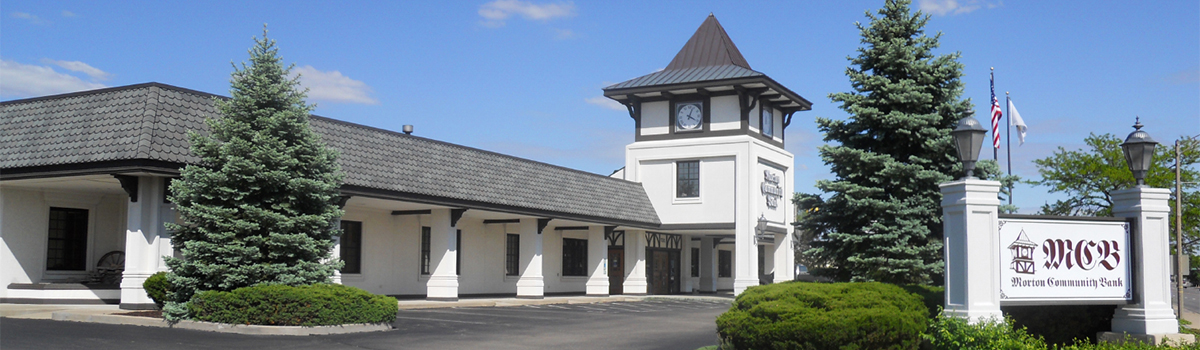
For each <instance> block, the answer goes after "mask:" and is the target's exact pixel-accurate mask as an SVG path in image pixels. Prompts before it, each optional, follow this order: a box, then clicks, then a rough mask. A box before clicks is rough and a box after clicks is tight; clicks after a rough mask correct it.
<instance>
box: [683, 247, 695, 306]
mask: <svg viewBox="0 0 1200 350" xmlns="http://www.w3.org/2000/svg"><path fill="white" fill-rule="evenodd" d="M681 243H682V244H681V245H680V248H679V249H680V251H679V278H680V280H679V292H680V293H691V292H692V291H693V290H695V289H694V288H693V284H694V283H695V281H694V280H695V278H692V237H691V236H687V235H684V236H683V239H682V242H681Z"/></svg>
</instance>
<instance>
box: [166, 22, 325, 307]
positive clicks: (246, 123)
mask: <svg viewBox="0 0 1200 350" xmlns="http://www.w3.org/2000/svg"><path fill="white" fill-rule="evenodd" d="M254 41H255V46H254V47H253V48H251V49H250V64H249V65H246V64H245V63H243V64H242V65H241V68H240V69H239V68H238V66H237V65H234V72H233V76H232V79H231V83H232V87H231V89H230V93H231V94H232V98H230V99H228V100H225V99H218V100H217V101H216V104H217V109H218V110H219V111H220V117H215V118H209V119H208V120H207V122H208V126H209V129H210V134H208V135H204V134H200V133H196V132H192V133H190V135H189V136H190V140H191V145H192V146H191V149H192V153H194V154H195V155H197V156H199V157H200V158H201V160H200V162H199V163H196V164H192V165H188V166H187V167H185V168H184V169H183V171H182V178H181V179H180V180H179V181H173V182H172V184H171V195H170V199H171V201H172V202H174V203H175V204H176V206H177V210H178V212H179V216H180V217H181V218H182V220H183V224H182V225H174V224H168V228H170V229H171V230H174V231H175V233H174V236H173V237H172V243H173V244H174V245H175V248H176V249H178V250H179V252H180V253H182V258H179V259H177V258H172V257H167V258H166V261H167V265H168V266H169V267H170V269H171V273H170V274H168V278H169V280H170V284H171V286H172V287H173V288H172V291H171V295H170V302H169V303H168V304H167V305H166V307H165V311H166V313H167V317H168V319H171V320H178V319H181V318H186V317H187V308H186V306H185V304H186V302H187V301H188V300H190V299H191V297H192V296H193V295H194V294H195V293H196V292H199V291H203V290H219V291H230V290H233V289H236V288H240V287H247V286H253V285H260V284H280V285H292V286H297V285H307V284H313V283H323V282H328V281H329V278H330V276H332V274H333V272H334V271H335V270H336V269H338V268H340V267H341V265H342V262H341V261H340V260H332V261H331V260H330V259H329V258H330V249H331V248H332V247H333V241H332V238H333V237H334V236H335V235H338V234H340V233H339V230H338V229H337V228H336V227H334V222H335V220H336V219H337V218H338V217H340V216H341V215H342V210H341V209H338V206H337V204H336V201H337V198H338V192H337V188H338V186H339V184H340V183H341V174H340V169H339V167H338V165H337V163H336V158H337V154H336V153H334V152H333V151H331V150H329V149H326V148H325V146H324V145H323V143H322V142H321V140H320V139H319V138H318V136H317V135H316V134H314V133H313V132H312V130H310V128H309V124H308V118H309V113H310V112H311V111H312V110H313V106H312V105H309V104H306V103H305V102H304V100H305V94H306V91H304V90H299V89H298V86H299V81H298V79H299V78H298V77H296V78H288V73H289V72H290V71H291V68H292V67H290V66H289V67H287V68H285V67H284V66H283V65H282V64H281V63H280V61H281V58H280V57H279V55H278V53H279V52H278V49H277V48H276V46H275V41H274V40H270V39H267V36H266V29H265V28H264V29H263V39H262V40H259V39H258V38H255V39H254Z"/></svg>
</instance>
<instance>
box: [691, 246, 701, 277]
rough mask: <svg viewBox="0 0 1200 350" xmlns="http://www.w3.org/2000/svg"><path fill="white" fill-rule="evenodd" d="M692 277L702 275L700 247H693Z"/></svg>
mask: <svg viewBox="0 0 1200 350" xmlns="http://www.w3.org/2000/svg"><path fill="white" fill-rule="evenodd" d="M692 277H700V248H692Z"/></svg>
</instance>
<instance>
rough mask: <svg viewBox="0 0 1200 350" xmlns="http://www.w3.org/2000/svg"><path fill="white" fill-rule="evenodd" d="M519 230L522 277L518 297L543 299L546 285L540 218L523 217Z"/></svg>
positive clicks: (518, 287) (518, 284)
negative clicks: (539, 226) (543, 276)
mask: <svg viewBox="0 0 1200 350" xmlns="http://www.w3.org/2000/svg"><path fill="white" fill-rule="evenodd" d="M518 231H519V234H520V235H521V264H520V269H521V278H520V279H518V280H517V297H518V298H527V299H541V298H543V297H544V296H545V295H546V285H545V282H544V281H543V280H542V235H541V234H540V233H538V219H536V218H532V219H521V223H520V224H518Z"/></svg>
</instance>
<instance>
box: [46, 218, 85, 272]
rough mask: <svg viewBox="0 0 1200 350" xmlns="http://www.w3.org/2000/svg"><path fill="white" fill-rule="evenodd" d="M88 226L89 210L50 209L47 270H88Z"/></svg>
mask: <svg viewBox="0 0 1200 350" xmlns="http://www.w3.org/2000/svg"><path fill="white" fill-rule="evenodd" d="M87 226H88V211H87V210H84V209H67V208H50V231H49V236H50V242H49V244H47V245H46V269H47V270H60V271H83V270H87V231H88V227H87Z"/></svg>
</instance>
